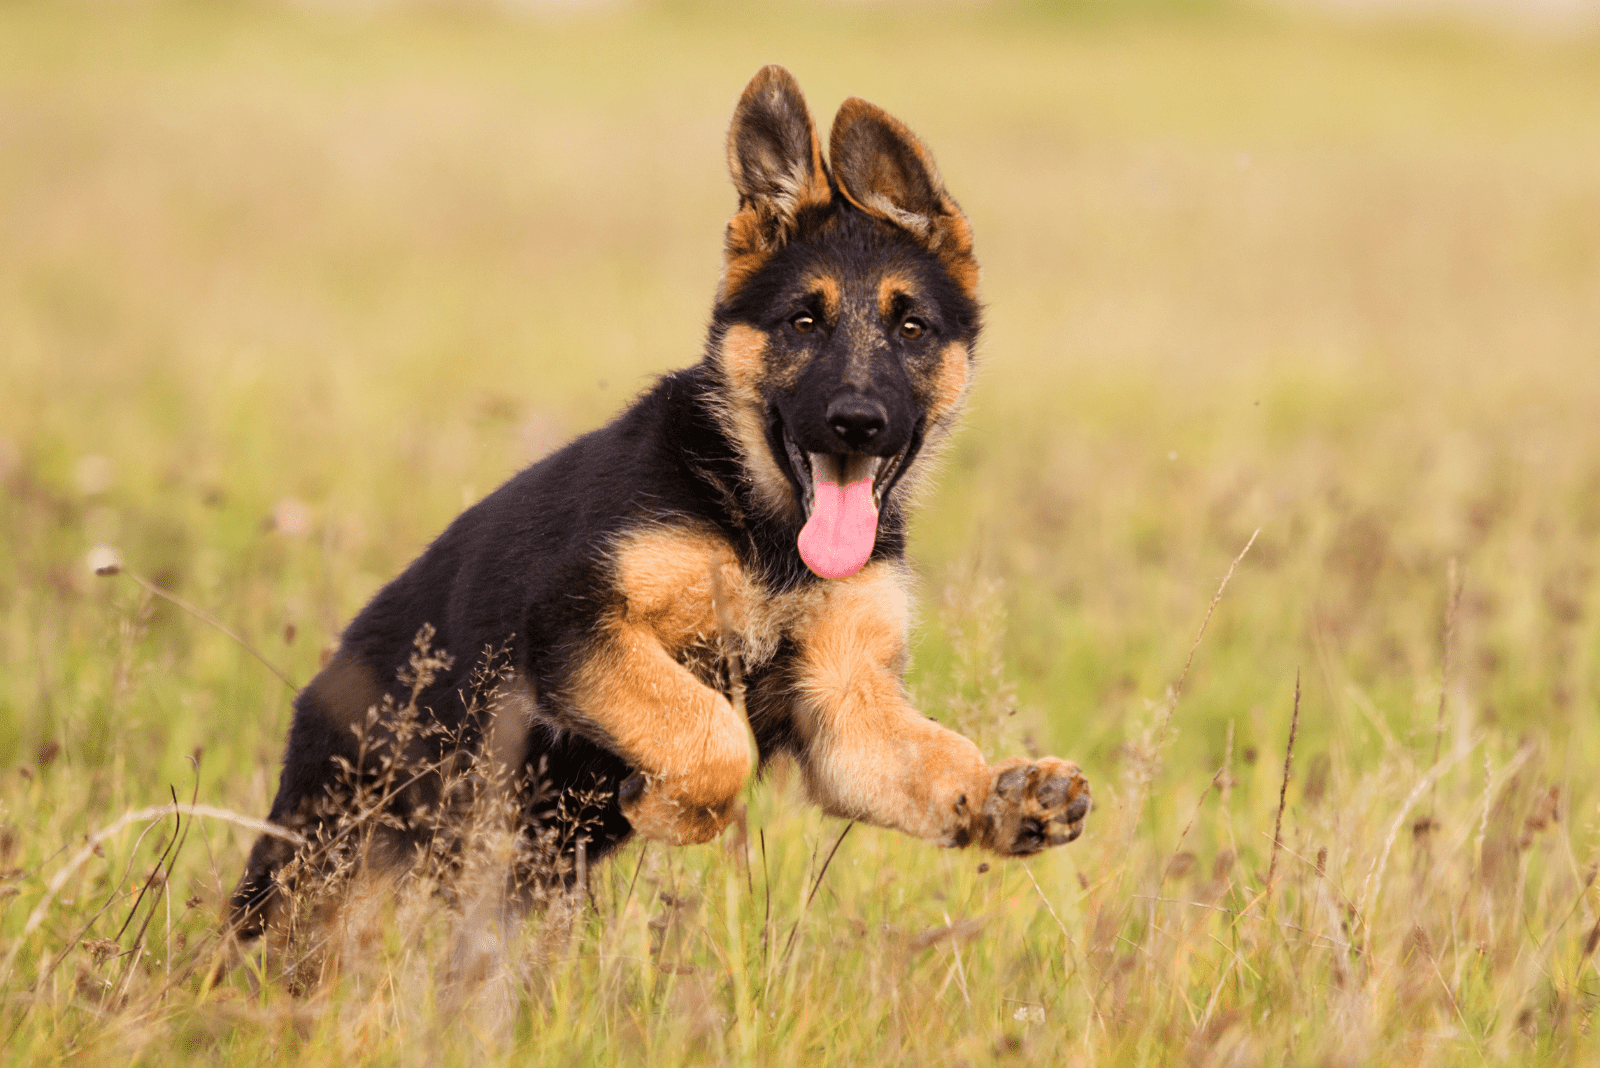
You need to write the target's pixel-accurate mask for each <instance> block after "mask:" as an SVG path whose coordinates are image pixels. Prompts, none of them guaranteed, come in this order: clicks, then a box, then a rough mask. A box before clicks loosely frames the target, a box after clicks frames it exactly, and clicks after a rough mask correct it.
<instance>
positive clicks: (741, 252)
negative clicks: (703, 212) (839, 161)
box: [722, 65, 832, 295]
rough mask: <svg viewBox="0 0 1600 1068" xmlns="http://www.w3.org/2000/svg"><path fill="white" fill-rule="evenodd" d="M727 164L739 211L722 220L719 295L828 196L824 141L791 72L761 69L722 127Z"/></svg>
mask: <svg viewBox="0 0 1600 1068" xmlns="http://www.w3.org/2000/svg"><path fill="white" fill-rule="evenodd" d="M728 170H729V172H730V173H731V174H732V175H733V186H734V188H735V189H737V190H738V191H739V210H738V211H737V212H736V213H735V214H734V216H733V218H732V219H730V220H729V221H728V235H727V263H726V270H725V272H724V275H723V283H722V290H723V294H724V295H726V294H727V293H730V292H732V291H733V290H734V289H736V288H738V285H739V283H740V282H742V281H743V280H744V279H745V278H746V277H748V276H749V274H750V273H751V272H753V271H754V270H755V269H756V268H758V267H759V266H760V265H761V262H762V261H763V260H765V259H766V257H767V256H768V255H770V254H771V253H772V252H773V251H775V250H776V249H777V248H779V247H780V246H781V245H782V244H783V243H784V242H785V241H787V240H789V238H791V237H792V236H794V232H795V229H796V224H797V222H798V220H799V218H800V215H801V213H802V212H804V211H805V210H806V209H807V208H811V207H826V206H827V204H828V202H829V201H830V200H831V199H832V194H831V193H830V191H829V189H828V171H827V168H826V167H824V166H823V163H822V145H821V143H820V142H819V141H818V140H817V130H816V127H815V126H813V125H812V123H811V113H810V112H809V111H808V110H807V109H806V99H805V97H804V96H802V95H801V94H800V86H799V84H798V83H797V82H796V81H795V80H794V75H792V74H790V73H789V72H788V71H786V70H784V69H783V68H782V67H779V66H776V65H773V66H767V67H762V68H761V70H759V71H757V72H756V76H755V77H754V78H752V79H750V84H749V85H747V86H745V89H744V95H743V96H741V97H740V98H739V106H738V107H737V108H735V109H734V112H733V124H732V125H731V126H730V127H729V128H728Z"/></svg>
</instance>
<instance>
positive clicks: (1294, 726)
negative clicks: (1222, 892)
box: [1266, 671, 1300, 905]
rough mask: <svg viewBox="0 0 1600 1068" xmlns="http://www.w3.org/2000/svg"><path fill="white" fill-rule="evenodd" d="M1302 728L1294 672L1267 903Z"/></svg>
mask: <svg viewBox="0 0 1600 1068" xmlns="http://www.w3.org/2000/svg"><path fill="white" fill-rule="evenodd" d="M1299 729H1300V673H1299V672H1298V671H1296V672H1295V673H1294V712H1293V713H1292V714H1291V715H1290V717H1289V744H1288V746H1287V747H1286V749H1285V750H1284V754H1283V784H1282V785H1281V786H1279V787H1278V817H1277V820H1276V821H1275V822H1274V823H1273V826H1272V861H1271V863H1269V864H1268V865H1267V888H1266V895H1267V903H1268V904H1269V905H1270V904H1271V903H1272V885H1273V882H1274V881H1275V880H1276V878H1277V875H1278V849H1279V847H1281V846H1282V844H1283V807H1284V803H1285V802H1286V801H1287V800H1288V797H1289V769H1290V768H1291V767H1292V766H1293V764H1294V736H1295V733H1296V732H1297V731H1298V730H1299Z"/></svg>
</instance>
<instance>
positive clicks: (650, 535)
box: [576, 528, 755, 844]
mask: <svg viewBox="0 0 1600 1068" xmlns="http://www.w3.org/2000/svg"><path fill="white" fill-rule="evenodd" d="M614 581H615V583H616V590H617V593H618V594H619V595H620V597H619V601H620V607H619V608H618V609H617V610H616V611H615V612H614V613H612V614H611V615H610V616H609V617H608V618H606V619H604V620H602V623H601V629H600V633H599V636H598V637H597V639H596V641H595V644H594V646H593V647H592V648H591V649H590V652H589V655H588V656H587V658H586V659H585V661H584V664H583V667H582V668H581V669H580V670H579V672H578V686H577V690H576V696H577V702H576V703H577V706H578V709H577V710H578V713H579V714H580V715H581V716H582V717H583V718H584V719H585V720H586V721H587V722H588V723H589V724H592V725H593V727H595V728H598V732H597V733H598V734H600V735H603V738H601V739H599V740H601V741H602V744H605V745H606V746H607V748H610V749H611V750H612V751H613V752H615V753H617V754H618V755H619V756H621V757H623V759H625V760H627V761H628V762H629V763H631V764H632V765H633V766H634V767H635V768H636V769H638V773H637V774H635V775H633V776H630V777H629V778H628V779H626V780H624V781H623V783H622V785H621V787H620V788H619V790H618V795H619V796H618V800H619V801H620V802H621V804H622V812H623V815H625V816H627V818H628V822H630V823H631V824H633V828H634V830H636V831H638V832H639V833H640V834H643V835H645V836H646V837H648V838H656V839H660V840H662V841H666V842H673V843H679V844H683V843H690V842H705V841H709V840H710V839H712V838H715V837H716V836H717V835H718V834H721V833H722V829H723V828H724V827H725V826H727V824H728V821H729V820H730V819H732V817H733V806H734V803H735V802H736V801H737V799H738V797H739V792H740V791H741V790H742V789H743V787H744V783H745V780H746V779H747V778H748V777H749V775H750V769H751V767H752V766H753V765H754V763H755V747H754V745H753V739H752V738H751V734H750V728H749V725H748V724H746V723H745V721H744V720H743V719H742V718H741V717H740V716H739V715H738V713H736V712H735V711H734V709H733V706H732V705H731V704H730V703H729V702H728V700H727V698H725V697H723V696H722V695H721V694H720V693H717V692H716V691H715V690H713V689H711V688H710V687H709V686H707V685H706V684H705V683H703V682H701V681H700V680H699V679H698V678H696V677H695V675H694V674H693V673H692V672H690V670H689V669H688V668H686V667H685V666H684V665H683V664H681V663H679V662H678V659H677V657H676V655H675V654H679V653H682V652H683V651H684V650H685V649H689V648H695V647H705V646H706V645H707V644H708V643H710V642H712V641H714V640H716V638H717V635H718V633H719V631H720V629H721V627H720V625H719V622H718V612H719V608H718V602H719V600H720V601H721V602H722V613H723V616H724V617H727V616H728V615H730V614H741V613H742V611H743V607H742V605H743V601H744V598H745V596H746V593H745V591H746V589H747V584H746V580H745V578H744V576H743V575H742V573H741V572H740V570H739V568H738V565H737V564H736V563H735V561H734V557H733V553H732V551H731V550H729V549H728V548H727V545H726V544H725V543H724V542H722V541H720V540H719V539H717V538H715V537H712V536H708V535H706V534H703V533H701V532H698V531H694V530H686V529H673V528H666V529H661V528H656V529H651V530H646V531H642V532H640V533H639V534H637V535H635V536H634V537H633V538H631V539H630V540H629V541H628V542H626V543H624V544H623V545H622V546H621V547H620V548H619V550H618V553H617V557H616V573H615V578H614ZM733 602H737V603H733Z"/></svg>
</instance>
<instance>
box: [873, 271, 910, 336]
mask: <svg viewBox="0 0 1600 1068" xmlns="http://www.w3.org/2000/svg"><path fill="white" fill-rule="evenodd" d="M916 295H917V287H916V284H915V283H914V282H913V281H912V280H911V279H910V278H907V277H906V276H905V275H903V274H897V273H895V272H894V271H890V272H889V273H887V274H885V275H884V276H883V277H882V278H880V279H878V315H879V316H881V317H882V319H883V321H884V323H885V325H887V326H888V327H890V328H891V329H892V328H894V327H896V326H898V325H899V324H898V323H890V322H889V316H891V315H893V314H894V305H895V301H896V300H898V299H899V298H900V297H902V296H907V297H915V296H916Z"/></svg>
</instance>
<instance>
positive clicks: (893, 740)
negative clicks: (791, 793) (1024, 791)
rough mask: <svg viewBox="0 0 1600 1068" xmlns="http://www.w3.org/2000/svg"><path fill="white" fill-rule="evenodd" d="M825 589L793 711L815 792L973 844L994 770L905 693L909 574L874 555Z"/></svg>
mask: <svg viewBox="0 0 1600 1068" xmlns="http://www.w3.org/2000/svg"><path fill="white" fill-rule="evenodd" d="M823 590H824V594H825V595H824V597H823V598H822V599H821V601H820V602H819V603H818V604H817V605H816V606H815V607H814V608H813V610H812V611H811V612H810V613H809V617H808V618H807V619H806V620H805V621H804V624H803V630H802V632H801V648H802V652H801V665H800V671H799V676H800V677H799V690H800V701H799V707H798V708H797V710H796V712H797V715H798V716H799V718H800V722H801V728H802V732H803V736H804V738H805V741H806V755H805V757H804V759H803V761H802V766H803V769H804V773H805V781H806V785H807V788H808V789H809V791H810V793H811V795H812V798H813V800H815V801H816V802H817V803H818V804H819V805H821V806H822V807H823V809H824V810H826V811H828V812H831V813H833V814H834V815H838V816H848V817H851V818H854V819H861V820H865V821H867V822H869V823H875V824H877V825H879V826H882V827H892V828H894V829H896V830H900V831H904V832H906V833H907V834H912V835H915V836H917V837H918V838H925V839H928V840H930V841H935V842H940V843H943V844H945V845H964V844H966V842H967V841H968V840H969V837H970V835H971V833H972V821H973V818H974V816H975V814H976V813H979V812H981V811H982V809H983V805H984V802H985V801H986V800H987V799H988V792H989V786H988V784H989V778H990V776H989V769H988V765H987V764H986V763H985V762H984V759H983V757H982V755H981V754H980V753H979V752H978V747H977V746H975V745H973V744H972V743H971V742H970V741H968V740H967V739H965V738H963V737H961V736H960V735H959V734H956V733H955V732H954V731H950V730H947V729H945V728H944V727H941V726H939V725H938V724H937V723H935V722H933V721H932V720H930V719H928V718H927V717H926V716H924V715H922V714H921V713H920V712H918V711H917V710H916V709H914V708H912V707H911V705H910V704H909V703H908V702H907V701H906V699H905V694H904V692H903V689H902V686H901V681H900V674H901V671H902V669H903V667H904V664H905V657H906V629H907V626H908V624H909V617H910V608H909V604H908V598H907V595H906V590H905V580H904V577H903V575H902V574H901V572H900V570H899V569H898V568H897V567H895V566H893V565H890V564H887V563H873V564H869V565H868V566H867V567H865V568H863V569H862V570H861V571H859V572H857V573H856V574H855V575H854V576H852V577H850V578H848V579H843V580H841V581H838V582H831V583H828V584H826V585H825V586H824V587H823Z"/></svg>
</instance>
